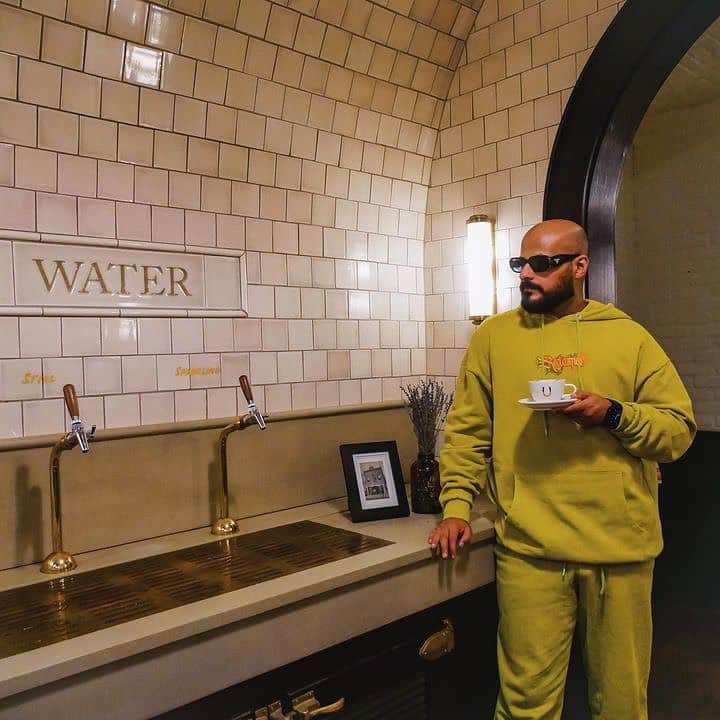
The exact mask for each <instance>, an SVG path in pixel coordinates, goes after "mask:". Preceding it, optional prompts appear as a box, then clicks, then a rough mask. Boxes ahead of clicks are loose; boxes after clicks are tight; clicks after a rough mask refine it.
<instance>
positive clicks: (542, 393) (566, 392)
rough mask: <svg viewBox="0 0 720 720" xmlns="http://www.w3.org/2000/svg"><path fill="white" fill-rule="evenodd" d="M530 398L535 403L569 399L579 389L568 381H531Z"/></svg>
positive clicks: (529, 383)
mask: <svg viewBox="0 0 720 720" xmlns="http://www.w3.org/2000/svg"><path fill="white" fill-rule="evenodd" d="M528 385H529V387H530V396H531V397H532V399H533V400H535V402H543V401H545V402H551V401H558V400H565V399H567V398H569V397H570V396H571V395H572V394H573V393H574V392H576V391H577V387H576V386H575V385H573V384H572V383H569V382H567V381H566V380H562V379H558V380H530V381H529V382H528Z"/></svg>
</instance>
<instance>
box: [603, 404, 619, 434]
mask: <svg viewBox="0 0 720 720" xmlns="http://www.w3.org/2000/svg"><path fill="white" fill-rule="evenodd" d="M621 417H622V405H620V404H619V403H615V402H614V403H613V404H612V405H610V409H609V410H608V411H607V415H606V417H605V420H606V421H607V424H608V426H609V427H610V428H611V429H612V430H614V429H615V428H616V427H617V426H618V425H619V424H620V418H621Z"/></svg>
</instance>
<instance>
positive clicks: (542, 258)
mask: <svg viewBox="0 0 720 720" xmlns="http://www.w3.org/2000/svg"><path fill="white" fill-rule="evenodd" d="M577 257H580V253H576V254H575V255H553V256H552V257H551V256H550V255H533V256H532V257H529V258H524V257H514V258H510V269H511V270H512V271H513V272H516V273H519V272H522V269H523V268H524V267H525V265H526V264H527V265H529V266H530V267H531V268H532V271H533V272H536V273H541V272H545V271H547V270H550V269H552V268H556V267H558V266H560V265H562V264H563V263H566V262H570V260H574V259H575V258H577Z"/></svg>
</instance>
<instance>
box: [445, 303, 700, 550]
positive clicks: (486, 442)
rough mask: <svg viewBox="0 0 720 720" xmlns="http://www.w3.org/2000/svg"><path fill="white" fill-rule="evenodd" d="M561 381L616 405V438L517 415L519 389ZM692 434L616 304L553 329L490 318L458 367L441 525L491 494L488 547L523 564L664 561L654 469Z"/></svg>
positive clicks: (532, 414)
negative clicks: (619, 409) (493, 513)
mask: <svg viewBox="0 0 720 720" xmlns="http://www.w3.org/2000/svg"><path fill="white" fill-rule="evenodd" d="M544 377H556V378H564V379H565V380H567V381H568V382H572V383H574V384H576V385H577V386H578V388H579V389H582V390H585V391H588V392H593V393H598V394H599V395H602V396H603V397H607V398H612V399H614V400H617V401H618V402H620V403H621V404H622V406H623V413H622V418H621V420H620V424H619V426H618V428H617V430H615V431H613V432H611V431H609V430H608V429H607V428H605V427H602V426H600V427H594V428H591V429H583V428H580V427H579V426H578V425H576V424H575V423H574V422H572V421H571V420H570V419H569V418H567V417H564V416H561V415H556V414H554V413H552V412H547V413H543V412H537V411H533V410H531V409H529V408H527V407H524V406H522V405H520V404H519V403H518V400H519V399H520V398H525V397H527V396H528V380H535V379H541V378H544ZM695 431H696V424H695V420H694V418H693V412H692V405H691V402H690V398H689V397H688V394H687V391H686V390H685V387H684V386H683V384H682V381H681V380H680V377H679V376H678V374H677V371H676V370H675V368H674V366H673V364H672V363H671V362H670V360H669V359H668V357H667V355H666V354H665V353H664V352H663V350H662V348H661V347H660V346H659V345H658V344H657V342H656V341H655V340H654V339H653V338H652V336H651V335H650V334H649V333H648V332H647V331H646V330H645V329H644V328H642V327H641V326H640V325H638V324H637V323H635V322H634V321H633V320H631V319H630V318H629V317H628V316H627V315H626V314H625V313H624V312H622V311H620V310H617V309H616V308H614V307H613V306H612V305H604V304H602V303H599V302H595V301H592V300H591V301H590V302H589V303H588V305H587V306H586V307H585V309H584V310H583V311H582V312H580V313H578V314H576V315H568V316H565V317H562V318H556V317H554V316H551V315H540V314H535V313H528V312H526V311H524V310H523V309H521V308H518V309H515V310H511V311H509V312H506V313H503V314H501V315H497V316H495V317H492V318H489V319H488V320H486V321H485V322H484V323H483V324H482V325H481V326H480V327H479V328H478V329H477V331H476V332H475V334H474V335H473V337H472V340H471V341H470V345H469V347H468V349H467V352H466V354H465V357H464V359H463V362H462V364H461V367H460V372H459V375H458V382H457V387H456V391H455V400H454V402H453V407H452V409H451V411H450V413H449V415H448V419H447V424H446V429H445V446H444V448H443V450H442V452H441V453H440V468H441V478H442V486H443V487H442V493H441V496H440V501H441V503H442V506H443V509H444V516H445V517H458V518H463V519H465V520H467V519H468V518H469V515H470V506H471V505H472V502H473V499H474V498H475V496H476V495H477V494H478V493H480V492H486V493H487V494H488V496H489V497H490V499H491V500H492V501H493V503H494V504H495V506H496V508H497V519H496V521H495V532H496V538H497V541H498V542H499V543H500V544H502V545H504V546H505V547H507V548H509V549H510V550H514V551H515V552H518V553H520V554H523V555H529V556H532V557H543V558H548V559H552V560H562V561H569V562H573V561H574V562H587V563H605V564H607V563H621V562H635V561H642V560H648V559H650V558H654V557H656V556H657V555H658V554H659V553H660V551H661V550H662V533H661V529H660V518H659V514H658V483H657V476H656V473H657V463H659V462H670V461H672V460H676V459H677V458H679V457H680V456H681V455H682V454H683V453H684V452H685V451H686V450H687V449H688V447H689V446H690V444H691V442H692V440H693V437H694V435H695Z"/></svg>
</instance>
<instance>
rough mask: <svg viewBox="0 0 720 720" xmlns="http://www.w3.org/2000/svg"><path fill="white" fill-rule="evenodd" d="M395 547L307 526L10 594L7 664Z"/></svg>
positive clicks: (3, 624)
mask: <svg viewBox="0 0 720 720" xmlns="http://www.w3.org/2000/svg"><path fill="white" fill-rule="evenodd" d="M391 544H392V543H391V542H389V541H386V540H380V539H378V538H373V537H368V536H367V535H361V534H360V533H356V532H351V531H349V530H340V529H337V528H333V527H330V526H329V525H321V524H319V523H315V522H311V521H302V522H297V523H292V524H290V525H282V526H280V527H275V528H272V529H270V530H261V531H259V532H254V533H249V534H247V535H239V536H234V537H231V538H226V539H223V540H218V541H216V542H210V543H204V544H202V545H196V546H195V547H190V548H185V549H184V550H176V551H174V552H170V553H165V554H163V555H153V556H151V557H148V558H143V559H142V560H133V561H132V562H127V563H122V564H120V565H112V566H110V567H106V568H101V569H99V570H90V571H88V572H85V573H79V574H77V575H70V576H68V577H61V578H53V579H52V580H49V581H48V582H43V583H37V584H34V585H28V586H25V587H20V588H15V589H13V590H6V591H4V592H2V593H0V657H9V656H11V655H16V654H17V653H21V652H26V651H27V650H34V649H36V648H39V647H43V646H45V645H51V644H52V643H56V642H60V641H62V640H69V639H70V638H74V637H78V636H79V635H85V634H86V633H90V632H95V631H96V630H103V629H105V628H108V627H112V626H114V625H119V624H120V623H124V622H129V621H130V620H137V619H138V618H142V617H146V616H147V615H152V614H153V613H158V612H162V611H164V610H171V609H172V608H176V607H180V606H181V605H186V604H188V603H192V602H197V601H199V600H206V599H207V598H210V597H214V596H216V595H222V594H223V593H227V592H232V591H233V590H239V589H240V588H244V587H248V586H250V585H256V584H258V583H261V582H265V581H266V580H272V579H273V578H277V577H282V576H283V575H291V574H292V573H296V572H299V571H301V570H307V569H309V568H313V567H317V566H318V565H324V564H326V563H329V562H333V561H335V560H342V559H343V558H347V557H351V556H353V555H359V554H361V553H364V552H368V551H369V550H375V549H377V548H380V547H384V546H386V545H391Z"/></svg>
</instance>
